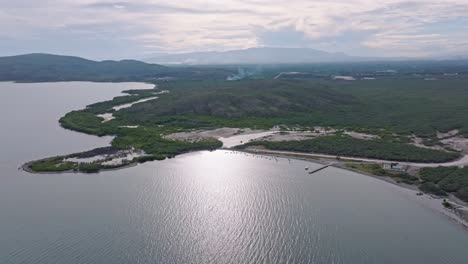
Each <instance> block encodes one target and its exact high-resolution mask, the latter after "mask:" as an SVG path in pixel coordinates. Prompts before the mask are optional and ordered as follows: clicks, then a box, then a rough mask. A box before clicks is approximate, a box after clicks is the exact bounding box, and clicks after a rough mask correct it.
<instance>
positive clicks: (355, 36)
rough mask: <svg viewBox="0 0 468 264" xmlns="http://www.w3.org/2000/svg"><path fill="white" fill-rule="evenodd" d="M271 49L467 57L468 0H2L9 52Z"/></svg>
mask: <svg viewBox="0 0 468 264" xmlns="http://www.w3.org/2000/svg"><path fill="white" fill-rule="evenodd" d="M264 46H268V47H310V48H315V49H320V50H325V51H331V52H345V53H348V54H350V55H359V56H445V55H454V54H462V55H466V54H468V0H441V1H436V0H414V1H402V0H327V1H325V0H321V1H314V0H187V1H178V0H171V1H167V0H166V1H159V0H132V1H107V0H75V1H72V0H60V1H54V0H0V55H12V54H21V53H32V52H45V53H56V54H69V55H78V56H83V57H87V58H92V59H120V58H142V57H146V56H148V55H149V54H151V53H158V52H189V51H213V50H216V51H222V50H231V49H243V48H250V47H264Z"/></svg>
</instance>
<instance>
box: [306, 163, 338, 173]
mask: <svg viewBox="0 0 468 264" xmlns="http://www.w3.org/2000/svg"><path fill="white" fill-rule="evenodd" d="M333 164H335V163H334V162H332V163H329V164H327V165H323V166H322V167H320V168H318V169H315V170H312V171H309V174H314V173H316V172H319V171H321V170H323V169H326V168H328V167H330V166H333Z"/></svg>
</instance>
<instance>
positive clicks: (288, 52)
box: [144, 48, 372, 65]
mask: <svg viewBox="0 0 468 264" xmlns="http://www.w3.org/2000/svg"><path fill="white" fill-rule="evenodd" d="M366 60H372V59H371V58H360V57H353V56H349V55H346V54H345V53H342V52H339V53H329V52H325V51H320V50H315V49H308V48H250V49H244V50H231V51H224V52H192V53H177V54H167V53H159V54H154V55H153V56H152V57H151V58H148V59H144V61H146V62H151V63H159V64H166V65H168V64H185V65H197V64H198V65H209V64H299V63H318V62H350V61H366Z"/></svg>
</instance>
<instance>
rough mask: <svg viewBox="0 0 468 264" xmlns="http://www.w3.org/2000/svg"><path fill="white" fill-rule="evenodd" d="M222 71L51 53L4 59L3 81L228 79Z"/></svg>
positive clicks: (1, 60)
mask: <svg viewBox="0 0 468 264" xmlns="http://www.w3.org/2000/svg"><path fill="white" fill-rule="evenodd" d="M229 74H230V72H228V71H227V70H219V69H205V70H203V71H202V70H200V69H191V68H186V67H185V68H182V67H177V68H171V67H166V66H162V65H157V64H149V63H145V62H141V61H136V60H121V61H92V60H87V59H83V58H79V57H72V56H60V55H51V54H38V53H36V54H26V55H18V56H9V57H0V81H23V82H41V81H117V82H120V81H151V80H156V79H158V78H166V77H172V78H195V79H197V78H204V77H205V76H209V77H212V78H220V79H224V78H226V76H228V75H229Z"/></svg>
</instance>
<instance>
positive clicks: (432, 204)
mask: <svg viewBox="0 0 468 264" xmlns="http://www.w3.org/2000/svg"><path fill="white" fill-rule="evenodd" d="M224 150H227V151H237V152H244V153H248V154H252V155H264V156H270V157H280V158H287V159H295V160H302V161H309V162H313V163H317V164H321V165H326V164H329V163H330V162H329V161H330V160H334V161H337V162H338V163H335V164H333V165H331V166H330V167H334V168H337V169H341V170H346V171H350V172H354V173H357V174H360V175H364V176H367V177H371V178H373V179H377V180H380V181H383V182H386V183H390V184H391V185H392V186H394V187H395V188H398V190H400V191H403V192H404V193H405V194H407V195H408V197H411V199H412V200H414V201H415V202H417V203H419V204H420V205H421V206H423V207H425V208H428V209H430V210H432V211H433V212H437V213H440V214H442V215H444V216H446V217H447V218H448V219H449V220H451V221H454V222H456V223H457V224H459V225H461V227H463V229H464V230H466V231H468V217H467V218H465V217H463V216H460V215H458V214H457V213H455V212H454V211H451V210H449V209H447V208H445V207H444V206H443V205H442V201H443V200H444V199H446V200H448V201H450V203H451V204H453V205H454V206H455V207H456V208H463V210H467V211H468V206H466V203H465V202H463V203H460V201H459V199H454V198H453V197H451V196H448V197H438V196H434V195H431V194H426V193H423V195H420V196H418V195H417V193H422V192H421V191H420V190H419V189H418V188H417V187H416V186H412V185H409V184H405V183H398V182H396V181H395V180H393V179H392V178H390V177H385V176H377V175H373V174H370V173H367V172H364V171H360V170H355V169H352V168H349V167H346V166H344V164H343V163H342V162H341V161H340V160H337V159H336V158H332V157H331V158H330V157H319V156H312V155H311V156H300V155H288V154H285V153H282V152H280V153H273V152H271V151H268V152H266V153H262V152H261V151H259V150H257V151H252V150H233V149H224ZM321 159H322V160H321ZM323 159H328V161H326V160H323ZM354 161H357V160H354ZM361 161H362V160H361Z"/></svg>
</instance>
